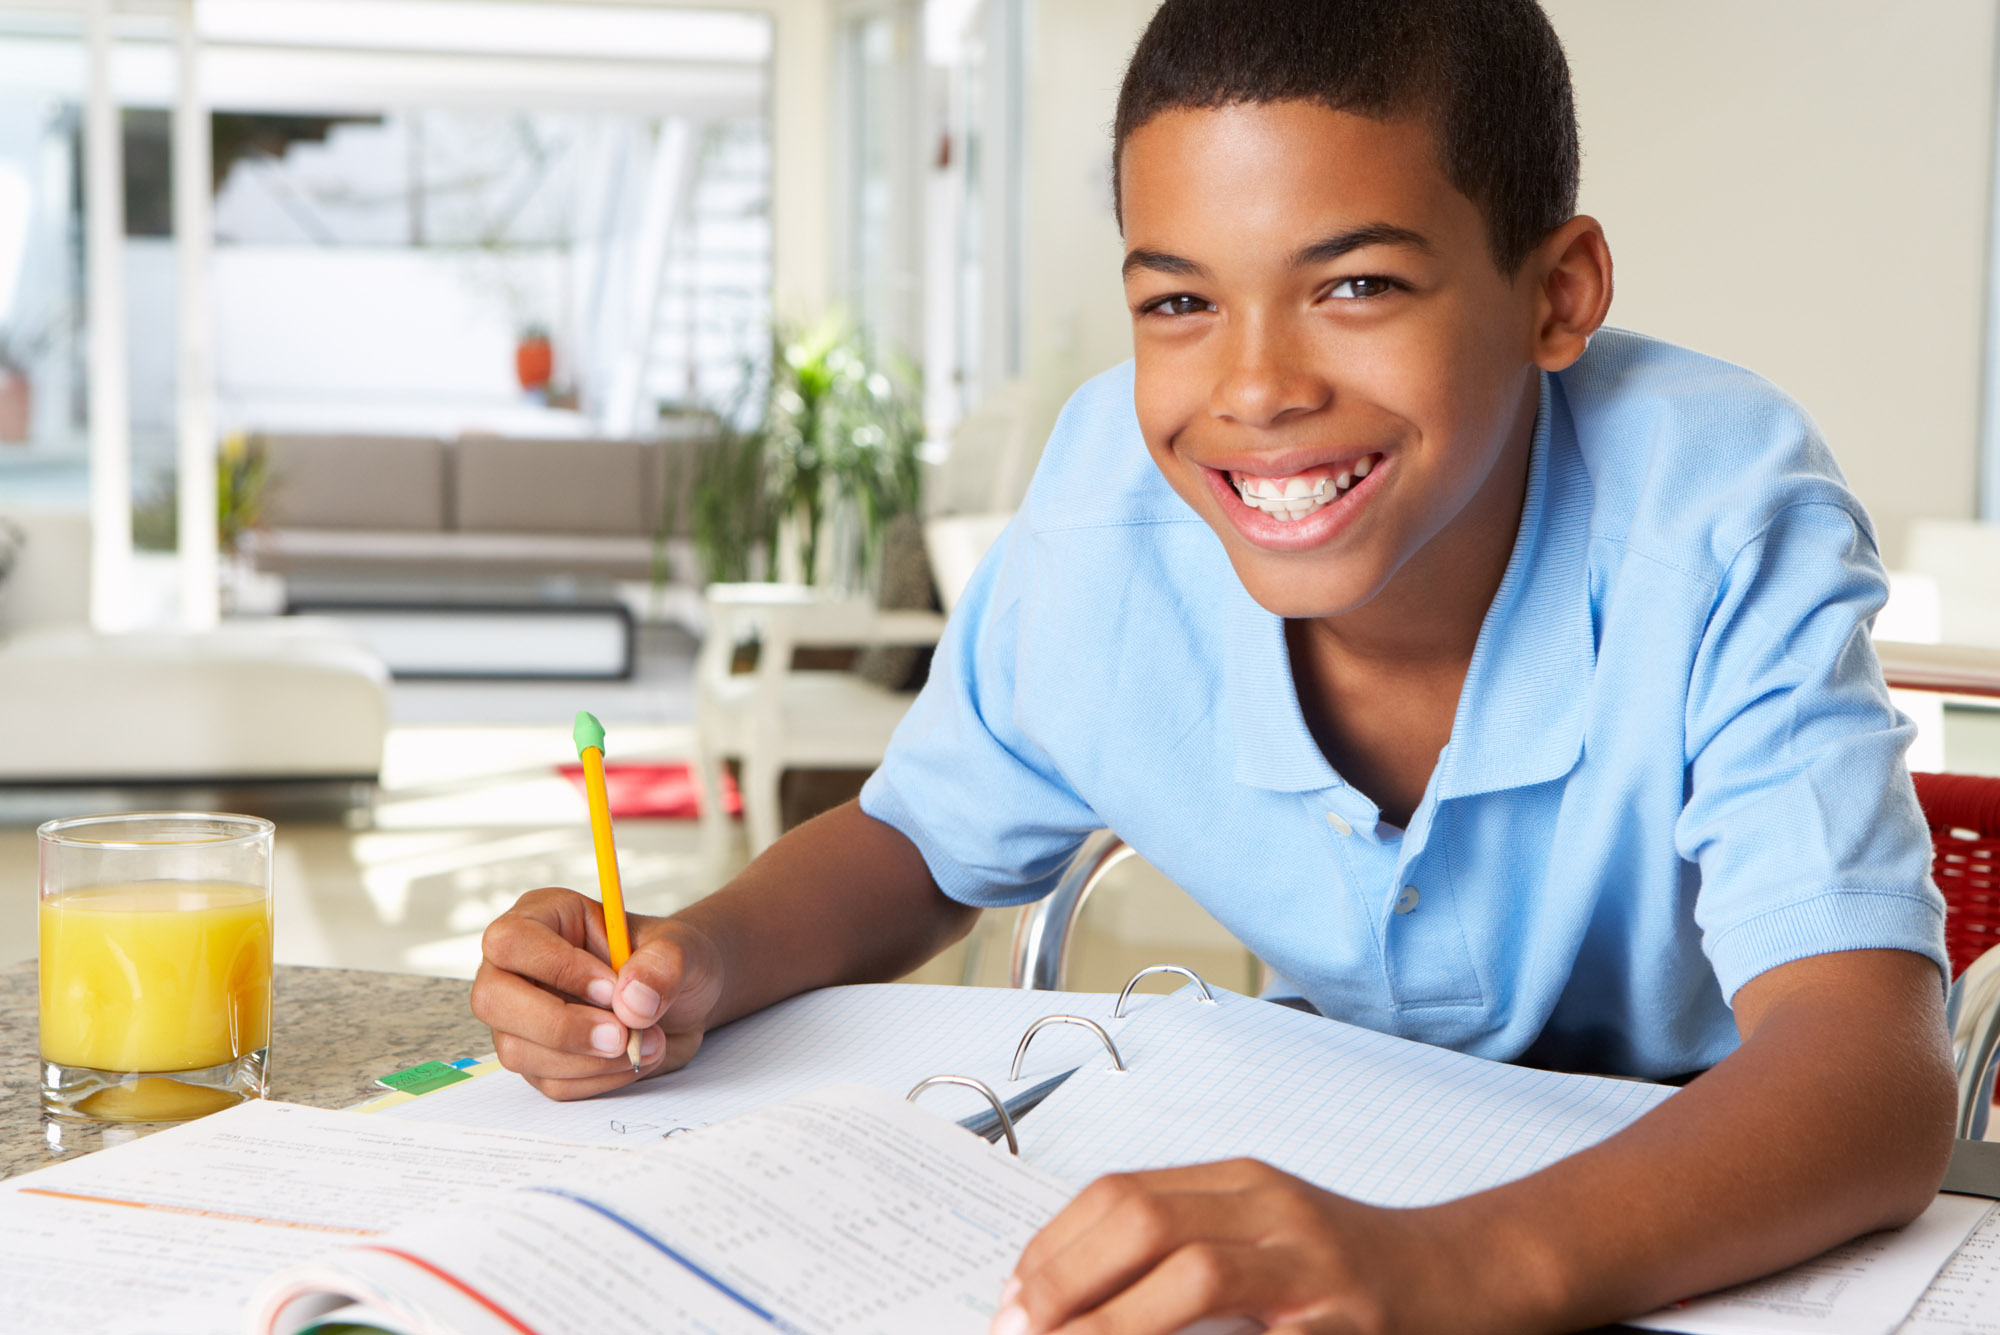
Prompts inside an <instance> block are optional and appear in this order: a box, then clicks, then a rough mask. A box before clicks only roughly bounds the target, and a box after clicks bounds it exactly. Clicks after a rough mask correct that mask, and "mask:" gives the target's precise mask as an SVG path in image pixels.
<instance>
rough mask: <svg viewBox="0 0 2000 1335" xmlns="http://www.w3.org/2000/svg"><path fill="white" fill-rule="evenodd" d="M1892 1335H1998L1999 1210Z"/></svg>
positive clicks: (1974, 1232)
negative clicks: (1895, 1333)
mask: <svg viewBox="0 0 2000 1335" xmlns="http://www.w3.org/2000/svg"><path fill="white" fill-rule="evenodd" d="M1896 1330H1897V1335H2000V1207H1995V1208H1994V1210H1993V1211H1992V1212H1991V1213H1989V1214H1988V1215H1987V1216H1986V1220H1985V1222H1984V1223H1982V1224H1980V1225H1979V1227H1978V1228H1976V1229H1974V1230H1973V1231H1972V1236H1971V1237H1969V1238H1967V1239H1966V1240H1965V1243H1964V1245H1962V1246H1961V1247H1959V1249H1958V1252H1957V1254H1956V1255H1954V1256H1953V1257H1952V1258H1951V1260H1949V1261H1947V1262H1945V1267H1944V1269H1943V1270H1941V1271H1939V1272H1938V1277H1937V1278H1936V1279H1934V1280H1932V1281H1931V1286H1930V1288H1929V1289H1927V1290H1925V1291H1924V1296H1923V1297H1922V1298H1920V1299H1918V1300H1917V1306H1916V1309H1915V1310H1914V1311H1912V1312H1911V1313H1910V1317H1909V1320H1907V1321H1905V1322H1904V1323H1903V1324H1902V1325H1900V1326H1898V1327H1896Z"/></svg>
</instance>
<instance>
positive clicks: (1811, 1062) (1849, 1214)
mask: <svg viewBox="0 0 2000 1335" xmlns="http://www.w3.org/2000/svg"><path fill="white" fill-rule="evenodd" d="M1786 970H1799V971H1802V972H1803V973H1804V974H1805V975H1807V977H1806V978H1805V981H1806V982H1807V983H1809V984H1813V986H1811V987H1810V988H1794V989H1790V990H1789V991H1787V992H1783V993H1781V994H1780V995H1777V996H1775V997H1774V999H1773V1000H1772V1002H1771V1004H1770V1005H1769V1006H1768V1007H1767V1008H1766V1009H1765V1011H1764V1013H1763V1014H1762V1015H1761V1017H1760V1022H1759V1023H1758V1024H1757V1025H1756V1027H1755V1029H1754V1031H1752V1032H1750V1033H1748V1034H1747V1035H1746V1039H1745V1043H1744V1045H1743V1047H1742V1048H1741V1049H1739V1050H1738V1051H1737V1052H1736V1053H1735V1054H1734V1055H1732V1056H1731V1057H1729V1058H1728V1059H1727V1060H1725V1061H1724V1062H1722V1063H1721V1064H1719V1065H1718V1066H1717V1067H1716V1068H1715V1069H1714V1070H1712V1071H1710V1072H1709V1073H1708V1074H1706V1075H1704V1076H1702V1077H1701V1078H1700V1079H1699V1080H1697V1081H1695V1082H1694V1083H1693V1084H1691V1085H1689V1086H1688V1087H1687V1088H1686V1089H1685V1090H1683V1091H1681V1092H1680V1093H1679V1094H1676V1095H1675V1096H1674V1097H1673V1098H1671V1099H1669V1100H1667V1101H1666V1102H1665V1103H1664V1104H1662V1105H1661V1106H1660V1107H1658V1108H1657V1109H1655V1110H1654V1111H1653V1112H1652V1113H1650V1114H1648V1115H1647V1116H1646V1117H1644V1118H1642V1119H1641V1120H1640V1121H1638V1122H1637V1123H1635V1124H1634V1125H1632V1126H1631V1127H1629V1128H1627V1129H1626V1130H1625V1131H1624V1132H1622V1133H1620V1134H1619V1135H1617V1136H1614V1137H1613V1138H1612V1139H1610V1140H1608V1141H1606V1142H1604V1143H1603V1144H1602V1145H1599V1146H1597V1147H1595V1148H1593V1149H1591V1150H1588V1151H1585V1152H1584V1153H1582V1154H1579V1155H1576V1156H1575V1157H1573V1158H1571V1159H1568V1160H1565V1161H1563V1162H1561V1163H1559V1164H1556V1165H1554V1166H1553V1167H1551V1168H1550V1169H1548V1170H1546V1171H1544V1172H1541V1173H1538V1174H1536V1175H1534V1176H1533V1177H1530V1178H1527V1179H1524V1180H1522V1181H1520V1182H1516V1183H1513V1184H1510V1185H1509V1186H1506V1187H1502V1188H1498V1189H1496V1190H1494V1191H1491V1192H1487V1193H1484V1194H1483V1195H1482V1196H1478V1197H1472V1198H1468V1199H1467V1200H1465V1201H1461V1202H1454V1203H1452V1204H1451V1205H1447V1206H1442V1207H1438V1208H1439V1210H1440V1211H1441V1212H1445V1213H1448V1214H1451V1215H1455V1216H1457V1218H1456V1219H1455V1220H1454V1221H1453V1223H1454V1230H1455V1231H1456V1230H1458V1229H1463V1230H1464V1236H1466V1237H1468V1238H1479V1239H1484V1240H1487V1241H1490V1240H1492V1239H1495V1238H1498V1239H1501V1240H1503V1244H1502V1245H1501V1246H1498V1247H1489V1246H1486V1245H1485V1244H1484V1243H1482V1244H1480V1245H1479V1246H1478V1247H1477V1250H1479V1251H1480V1252H1482V1253H1484V1254H1485V1255H1487V1256H1489V1257H1490V1258H1491V1260H1492V1262H1493V1268H1492V1271H1491V1272H1489V1273H1488V1274H1487V1275H1485V1276H1484V1277H1483V1280H1484V1282H1485V1284H1487V1285H1489V1286H1496V1287H1497V1288H1498V1291H1500V1292H1507V1293H1512V1294H1513V1295H1515V1296H1516V1297H1517V1298H1521V1299H1525V1300H1526V1301H1527V1302H1528V1303H1529V1304H1530V1306H1531V1309H1532V1310H1530V1311H1527V1312H1523V1313H1521V1314H1522V1315H1523V1316H1525V1317H1527V1318H1528V1320H1527V1321H1526V1323H1525V1324H1527V1325H1530V1326H1532V1325H1537V1324H1540V1323H1541V1322H1542V1321H1543V1320H1547V1321H1553V1322H1557V1323H1574V1324H1593V1323H1597V1322H1602V1321H1610V1320H1616V1319H1618V1318H1619V1317H1622V1316H1629V1315H1632V1314H1634V1313H1636V1312H1640V1311H1646V1310H1650V1309H1652V1308H1655V1307H1658V1306H1660V1305H1662V1304H1664V1303H1667V1302H1671V1301H1674V1300H1677V1299H1680V1298H1685V1297H1689V1296H1691V1295H1694V1294H1697V1293H1704V1292H1708V1291H1710V1290H1713V1289H1716V1288H1720V1287H1723V1286H1725V1285H1728V1284H1732V1283H1736V1282H1740V1281H1742V1280H1746V1279H1750V1278H1753V1277H1755V1276H1758V1275H1761V1274H1765V1273H1768V1272H1770V1271H1772V1270H1774V1269H1779V1268H1782V1267H1784V1266H1786V1265H1789V1264H1793V1263H1795V1262H1797V1261H1799V1260H1802V1259H1804V1258H1806V1257H1808V1256H1811V1255H1814V1254H1816V1253H1818V1252H1820V1251H1823V1250H1825V1249H1826V1248H1828V1247H1831V1246H1834V1245H1835V1244H1837V1243H1840V1242H1843V1241H1845V1240H1846V1239H1848V1238H1850V1237H1853V1236H1855V1235H1857V1234H1859V1233H1863V1232H1867V1231H1870V1230H1872V1229H1877V1228H1884V1227H1890V1226H1894V1225H1897V1224H1901V1223H1905V1222H1907V1221H1908V1220H1910V1219H1911V1218H1913V1217H1914V1216H1915V1215H1916V1214H1918V1213H1920V1212H1921V1211H1922V1209H1923V1208H1924V1206H1925V1205H1926V1204H1927V1203H1928V1202H1929V1200H1930V1198H1931V1196H1932V1195H1933V1194H1934V1193H1935V1191H1936V1189H1937V1184H1938V1182H1939V1181H1940V1180H1941V1178H1942V1177H1943V1174H1944V1167H1945V1162H1946V1160H1947V1159H1948V1158H1949V1156H1950V1152H1951V1140H1952V1137H1951V1126H1952V1111H1953V1107H1954V1102H1955V1086H1954V1083H1953V1079H1952V1073H1951V1063H1950V1058H1949V1053H1948V1051H1947V1050H1946V1048H1945V1045H1944V1043H1943V1039H1942V1035H1943V1023H1942V1009H1943V1008H1942V1006H1941V1004H1939V999H1938V996H1937V993H1938V980H1937V973H1936V970H1935V967H1934V966H1932V965H1930V964H1929V963H1928V962H1927V961H1925V960H1923V959H1922V958H1921V957H1918V956H1915V955H1909V954H1905V953H1902V952H1897V951H1868V952H1854V953H1851V954H1847V955H1839V956H1825V957H1821V958H1820V959H1818V960H1802V961H1799V962H1798V963H1797V964H1793V965H1787V966H1784V969H1780V970H1773V971H1772V974H1769V975H1766V976H1765V979H1758V980H1754V981H1753V984H1752V986H1753V987H1754V986H1756V985H1757V984H1758V983H1764V982H1765V981H1766V980H1767V979H1772V980H1773V981H1774V984H1775V985H1776V987H1777V988H1782V987H1783V980H1782V979H1774V975H1780V974H1783V973H1784V972H1785V971H1786ZM1795 981H1796V980H1795ZM1843 982H1846V983H1849V984H1851V987H1848V986H1842V983H1843ZM1749 990H1750V989H1749V988H1746V989H1745V991H1746V992H1748V991H1749ZM1842 993H1846V996H1845V997H1843V996H1842V995H1841V994H1842ZM1892 993H1900V998H1899V999H1901V998H1907V999H1909V1000H1910V1002H1911V1003H1912V1005H1909V1006H1897V1005H1894V1004H1885V998H1886V997H1887V996H1889V995H1890V994H1892ZM1742 1004H1743V1003H1742V1001H1741V999H1740V997H1739V1003H1738V1005H1739V1013H1741V1008H1742ZM1913 1007H1914V1013H1913ZM1516 1310H1517V1311H1518V1310H1519V1309H1518V1308H1517V1309H1516Z"/></svg>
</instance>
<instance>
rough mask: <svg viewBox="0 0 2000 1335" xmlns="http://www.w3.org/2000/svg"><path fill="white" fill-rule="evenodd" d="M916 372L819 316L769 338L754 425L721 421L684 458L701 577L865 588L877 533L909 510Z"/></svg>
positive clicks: (916, 494)
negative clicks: (704, 443)
mask: <svg viewBox="0 0 2000 1335" xmlns="http://www.w3.org/2000/svg"><path fill="white" fill-rule="evenodd" d="M920 403H921V397H920V393H919V389H918V385H917V381H916V377H915V375H914V374H913V373H912V372H910V371H909V370H907V369H906V368H904V367H901V366H898V365H895V364H893V363H892V362H890V361H889V360H888V359H886V358H883V357H881V356H879V355H878V354H876V353H875V352H874V350H873V349H871V348H870V347H869V346H868V344H867V342H866V341H865V340H864V339H863V338H862V336H861V335H860V333H859V332H858V331H856V330H855V329H854V328H853V326H851V325H849V324H847V323H846V322H845V321H844V320H841V319H840V318H839V317H828V318H827V319H824V320H822V321H820V322H819V323H818V324H816V325H814V326H812V327H811V328H808V329H805V330H797V329H793V330H780V331H778V334H777V336H776V337H775V339H774V340H773V349H772V356H771V375H770V383H769V386H768V388H767V391H766V393H765V396H764V403H763V421H762V423H761V425H759V426H758V427H757V428H756V429H754V430H749V431H737V430H734V429H732V428H731V427H730V426H729V425H728V424H729V423H730V422H731V421H732V420H733V419H734V418H735V417H736V416H737V415H736V414H731V413H724V414H722V420H723V423H724V427H723V430H722V431H721V433H720V434H719V436H718V437H717V439H716V440H715V441H714V442H712V443H711V444H710V445H709V446H708V447H707V448H705V449H704V450H702V451H701V452H700V453H699V454H698V455H697V456H696V460H695V469H694V493H693V497H692V501H693V504H692V506H691V509H692V512H693V518H692V523H693V529H694V540H695V549H696V551H697V553H698V554H699V556H700V558H701V563H702V567H703V575H704V577H705V578H707V579H710V580H738V579H746V578H750V577H751V576H752V571H753V567H754V565H755V560H754V558H755V554H756V552H757V551H758V549H759V548H761V549H762V550H763V552H764V554H765V558H766V559H765V563H764V568H763V573H764V575H765V577H766V578H777V579H781V580H788V581H791V582H796V583H807V584H816V585H820V586H822V587H827V588H833V589H837V590H840V591H842V592H846V593H858V592H860V591H862V590H863V589H865V588H867V587H869V586H870V584H871V583H872V581H873V578H874V574H875V570H876V568H877V563H878V561H879V559H880V555H881V543H882V534H883V530H884V529H885V528H886V527H887V525H888V523H889V521H890V520H892V519H894V518H895V517H896V516H897V515H901V514H910V513H914V512H915V511H916V509H917V507H918V503H919V500H920V493H921V481H922V479H921V475H920V473H919V471H918V468H917V447H918V445H919V444H920V443H921V441H922V438H923V422H922V413H921V411H920V408H919V404H920Z"/></svg>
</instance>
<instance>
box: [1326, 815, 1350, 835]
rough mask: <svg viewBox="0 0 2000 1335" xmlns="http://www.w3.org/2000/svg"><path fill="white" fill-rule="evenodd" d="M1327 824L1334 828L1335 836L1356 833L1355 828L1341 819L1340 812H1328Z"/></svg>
mask: <svg viewBox="0 0 2000 1335" xmlns="http://www.w3.org/2000/svg"><path fill="white" fill-rule="evenodd" d="M1326 823H1327V824H1328V825H1331V826H1332V827H1333V832H1334V833H1335V834H1353V833H1354V827H1353V826H1352V825H1349V824H1348V823H1347V822H1346V821H1344V820H1342V819H1341V818H1340V813H1339V812H1338V811H1329V812H1327V813H1326Z"/></svg>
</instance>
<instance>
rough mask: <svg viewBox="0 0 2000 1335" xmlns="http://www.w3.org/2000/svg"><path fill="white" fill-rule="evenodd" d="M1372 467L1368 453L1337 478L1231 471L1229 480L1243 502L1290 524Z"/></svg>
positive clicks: (1338, 494)
mask: <svg viewBox="0 0 2000 1335" xmlns="http://www.w3.org/2000/svg"><path fill="white" fill-rule="evenodd" d="M1374 466H1375V456H1374V455H1372V454H1371V455H1369V456H1368V457H1366V458H1364V459H1362V460H1361V461H1360V462H1359V463H1357V464H1355V465H1354V467H1353V469H1352V470H1350V471H1348V472H1345V473H1342V474H1341V475H1340V476H1339V477H1338V478H1332V477H1328V476H1326V475H1325V474H1320V475H1319V476H1317V477H1311V476H1308V475H1306V474H1304V473H1300V474H1296V475H1294V476H1292V477H1285V478H1277V477H1260V476H1257V475H1255V474H1251V473H1232V474H1231V475H1230V481H1232V482H1234V483H1235V484H1236V494H1237V495H1239V496H1241V497H1242V498H1243V503H1244V504H1245V505H1247V506H1249V507H1251V508H1252V509H1253V510H1260V511H1262V512H1263V513H1265V514H1267V515H1269V516H1271V518H1273V519H1276V520H1279V521H1280V522H1282V523H1291V522H1292V521H1294V520H1298V519H1303V518H1304V517H1305V516H1307V515H1309V514H1311V513H1312V512H1313V511H1315V510H1318V509H1320V508H1321V507H1323V506H1327V505H1331V504H1332V503H1333V502H1334V501H1337V500H1339V499H1340V497H1341V495H1342V494H1343V493H1345V492H1346V491H1347V489H1348V488H1350V487H1352V486H1353V485H1354V484H1355V483H1356V482H1359V481H1360V480H1361V479H1362V478H1364V477H1367V476H1368V471H1369V469H1371V468H1373V467H1374Z"/></svg>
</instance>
